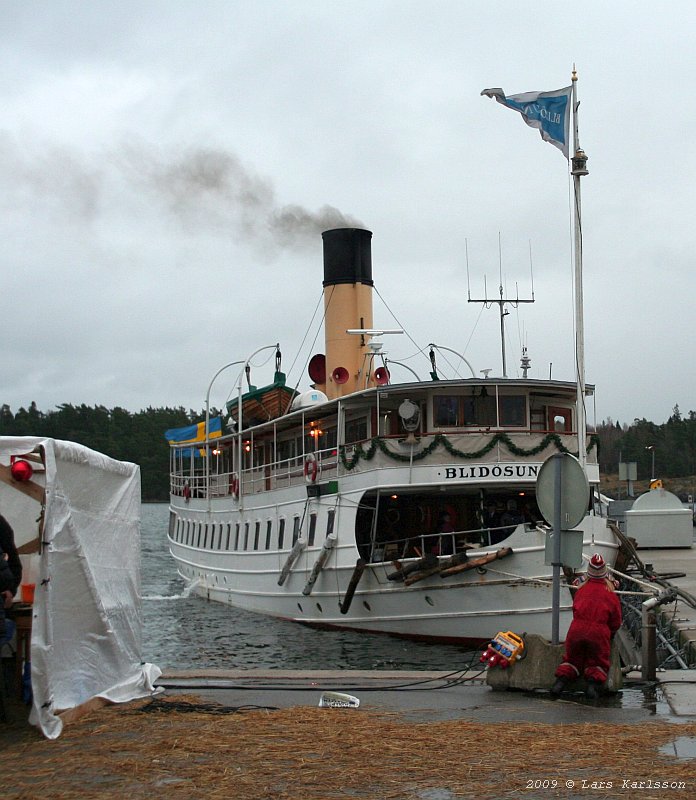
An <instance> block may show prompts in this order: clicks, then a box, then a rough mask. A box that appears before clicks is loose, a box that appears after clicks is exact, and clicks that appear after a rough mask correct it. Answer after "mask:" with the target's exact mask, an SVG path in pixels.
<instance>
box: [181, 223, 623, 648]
mask: <svg viewBox="0 0 696 800" xmlns="http://www.w3.org/2000/svg"><path fill="white" fill-rule="evenodd" d="M371 237H372V234H371V232H370V231H367V230H362V229H356V228H339V229H334V230H329V231H325V232H324V233H323V234H322V238H323V251H324V281H323V286H324V310H325V353H319V354H317V355H315V356H313V357H312V359H311V360H310V361H309V370H308V371H309V381H308V385H309V387H310V388H308V389H307V390H306V391H296V390H294V389H292V388H290V387H289V386H288V385H287V383H286V377H285V375H284V373H283V372H282V370H281V361H280V352H279V351H278V352H277V353H276V362H275V374H274V376H273V381H272V382H271V383H269V384H267V385H265V386H261V387H257V386H255V385H253V384H251V381H250V377H249V369H250V362H251V359H247V360H246V361H245V360H240V361H238V362H232V363H231V364H228V365H226V366H227V367H231V366H234V365H237V366H238V367H239V370H240V372H239V378H238V385H237V395H236V397H234V398H233V400H232V401H231V402H230V403H229V404H228V405H227V414H226V415H225V422H224V423H223V421H222V418H221V417H218V416H216V417H215V418H214V419H206V421H205V423H199V424H198V425H194V426H190V427H189V428H182V429H175V430H172V431H168V432H167V438H168V440H169V441H170V444H171V469H170V518H169V530H168V544H169V549H170V551H171V554H172V556H173V558H174V559H175V561H176V564H177V568H178V571H179V574H180V575H181V577H182V578H184V579H185V581H186V582H187V583H188V584H189V585H190V587H191V591H192V592H195V593H196V594H198V595H200V596H202V597H204V598H207V599H208V600H212V601H218V602H221V603H226V604H229V605H230V606H232V607H235V608H242V609H245V610H247V611H251V612H257V613H261V614H267V615H272V616H275V617H279V618H284V619H287V620H293V621H296V622H300V623H305V624H307V625H312V626H318V627H325V628H342V629H352V630H356V631H363V632H372V633H386V634H392V635H395V636H402V637H408V638H418V639H424V640H433V641H444V642H461V643H465V644H475V643H476V644H477V643H480V642H483V641H485V640H487V639H490V638H491V637H492V636H494V635H495V634H496V632H497V631H499V630H514V631H517V632H518V633H521V632H527V633H535V634H539V635H542V636H545V637H548V636H549V634H550V632H551V610H552V580H551V578H552V567H551V566H549V564H550V561H551V558H550V557H549V555H548V549H547V548H548V533H549V528H548V526H547V524H546V523H545V522H544V521H543V519H542V515H541V513H540V511H539V507H538V504H537V498H536V478H537V475H538V474H539V470H540V468H541V466H542V464H543V463H544V461H545V460H546V459H547V458H548V457H549V456H550V455H552V454H554V453H556V452H558V451H561V452H571V453H578V448H579V442H582V443H583V444H584V443H585V437H584V436H583V437H579V436H578V429H577V424H578V419H579V415H578V414H577V385H576V383H574V382H564V381H560V380H536V379H529V378H526V377H525V378H512V379H508V378H494V377H492V376H490V377H489V376H488V375H487V374H486V376H485V377H483V376H479V377H476V376H475V374H474V371H473V369H471V377H466V378H458V379H455V380H446V379H442V378H441V377H440V376H439V375H438V373H437V367H436V364H435V361H434V359H433V372H432V373H431V376H430V377H431V380H428V381H420V380H414V381H412V382H408V383H394V382H392V379H391V375H390V373H389V369H388V361H387V364H385V363H384V361H385V359H384V357H383V355H382V353H381V345H382V339H381V336H382V335H383V334H384V333H386V331H382V330H376V329H375V328H374V327H373V316H372V287H373V280H372V259H371ZM262 349H266V348H262ZM258 352H260V351H257V353H258ZM223 369H224V368H223ZM221 371H222V370H221ZM218 374H219V373H218ZM244 375H245V376H246V380H247V382H248V386H247V387H246V388H243V380H242V376H244ZM211 385H212V384H211ZM585 391H586V392H587V393H591V392H592V391H593V388H592V387H589V386H588V387H586V390H585ZM208 394H210V390H209V392H208ZM581 419H582V426H583V428H584V417H582V418H581ZM584 449H585V451H586V456H585V458H584V459H583V461H584V462H585V471H586V474H587V476H588V480H589V483H590V486H591V488H592V497H591V501H590V502H589V503H588V513H587V515H586V516H585V518H584V519H583V520H582V522H581V523H580V525H578V526H577V529H578V530H579V531H581V533H580V534H579V535H580V536H581V537H582V542H583V556H584V557H587V556H588V555H591V554H592V553H594V552H599V553H601V554H602V555H603V556H604V558H605V559H606V560H607V561H608V562H609V563H613V561H614V559H615V555H616V551H617V542H616V539H615V537H614V535H613V533H612V532H611V530H610V529H609V528H608V527H607V520H606V519H605V518H604V517H603V516H602V514H601V508H600V504H599V497H600V496H599V492H598V483H599V467H598V463H597V447H596V442H595V441H594V440H593V439H592V437H590V439H589V442H588V443H587V445H586V447H585V448H584ZM565 577H566V578H570V577H571V576H569V575H566V576H565ZM571 606H572V601H571V596H570V592H569V590H568V586H567V583H566V580H565V579H564V581H563V584H562V587H561V600H560V616H559V630H560V634H561V636H562V637H563V638H564V637H565V632H566V630H567V627H568V624H569V623H570V619H571Z"/></svg>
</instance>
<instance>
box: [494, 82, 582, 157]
mask: <svg viewBox="0 0 696 800" xmlns="http://www.w3.org/2000/svg"><path fill="white" fill-rule="evenodd" d="M572 91H573V87H572V86H566V87H565V89H557V90H556V91H555V92H525V93H524V94H510V95H507V96H506V95H505V92H503V90H502V89H484V90H483V91H482V92H481V94H485V95H486V97H493V98H494V99H495V100H497V101H498V102H499V103H502V105H504V106H507V107H508V108H511V109H512V110H513V111H519V112H520V114H522V119H523V120H524V121H525V122H526V123H527V125H529V126H530V127H531V128H536V129H537V130H538V131H539V133H540V134H541V138H542V139H543V140H544V141H545V142H549V143H550V144H552V145H554V146H555V147H557V148H558V149H559V150H560V151H561V152H562V153H563V155H564V156H565V157H566V158H568V134H569V130H570V107H571V104H572V101H571V93H572Z"/></svg>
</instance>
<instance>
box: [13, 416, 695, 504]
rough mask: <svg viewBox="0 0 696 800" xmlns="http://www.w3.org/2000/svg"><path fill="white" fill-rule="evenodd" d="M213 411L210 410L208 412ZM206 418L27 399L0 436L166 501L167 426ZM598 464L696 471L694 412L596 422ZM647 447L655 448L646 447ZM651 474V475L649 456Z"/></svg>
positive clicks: (677, 473)
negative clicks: (122, 467) (117, 465)
mask: <svg viewBox="0 0 696 800" xmlns="http://www.w3.org/2000/svg"><path fill="white" fill-rule="evenodd" d="M217 413H218V412H217V411H216V410H214V409H213V410H212V411H211V414H212V415H215V414H217ZM204 418H205V412H203V411H198V412H197V411H192V410H189V411H186V410H185V409H183V408H147V409H145V410H144V411H139V412H137V413H132V412H130V411H126V410H125V409H123V408H113V409H108V408H105V407H104V406H94V407H91V406H86V405H84V404H83V405H80V406H73V405H69V404H65V405H61V406H58V407H57V408H56V409H55V410H53V411H48V412H42V411H39V409H38V408H37V407H36V403H32V404H31V405H30V406H29V408H28V409H25V408H20V409H19V411H17V412H16V413H13V412H12V410H11V409H10V407H9V406H8V405H3V406H2V407H1V408H0V436H46V437H50V438H53V439H67V440H69V441H73V442H79V443H80V444H84V445H86V446H87V447H91V448H92V449H93V450H98V451H99V452H101V453H105V454H106V455H108V456H111V457H112V458H116V459H119V460H120V461H132V462H133V463H135V464H138V465H139V466H140V471H141V479H142V497H143V500H145V501H156V500H159V501H166V500H167V499H168V496H169V445H168V444H167V442H166V440H165V438H164V432H165V431H166V430H167V429H168V428H176V427H179V426H182V425H190V424H191V423H193V422H200V421H201V420H202V419H204ZM596 432H597V434H598V435H599V440H600V449H599V464H600V471H601V472H602V473H604V474H615V473H616V472H618V464H619V461H625V462H629V461H635V462H637V464H638V476H639V478H641V479H648V478H650V477H660V478H678V477H681V476H686V475H696V411H689V413H688V415H687V416H686V417H683V416H682V414H681V412H680V411H679V406H675V407H674V409H673V411H672V415H671V416H670V418H669V419H668V420H667V422H666V423H664V424H662V425H656V424H655V423H653V422H649V421H648V420H646V419H635V420H634V421H633V422H632V423H631V424H630V425H626V424H624V425H620V424H619V423H618V422H613V421H612V420H611V419H608V420H605V421H604V422H602V423H601V424H600V425H598V426H597V430H596ZM650 448H654V450H651V449H650ZM653 453H654V456H655V472H656V475H654V476H652V475H651V474H650V473H651V470H652V459H653Z"/></svg>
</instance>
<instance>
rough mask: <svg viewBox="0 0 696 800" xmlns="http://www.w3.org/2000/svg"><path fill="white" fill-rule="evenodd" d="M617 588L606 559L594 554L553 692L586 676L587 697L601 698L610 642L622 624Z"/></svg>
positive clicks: (575, 604)
mask: <svg viewBox="0 0 696 800" xmlns="http://www.w3.org/2000/svg"><path fill="white" fill-rule="evenodd" d="M614 589H615V585H614V582H613V581H612V580H611V579H610V578H609V577H608V569H607V565H606V563H605V562H604V559H603V558H602V556H601V555H600V554H599V553H595V554H594V555H593V556H592V558H591V559H590V563H589V565H588V567H587V577H586V578H585V580H584V581H583V582H582V584H581V586H580V588H579V589H578V590H577V591H576V593H575V597H574V599H573V621H572V622H571V624H570V628H569V630H568V636H567V637H566V642H565V653H564V655H563V662H562V663H561V664H560V665H559V667H558V669H557V670H556V679H557V680H556V682H555V683H554V685H553V686H552V687H551V694H553V695H556V696H557V695H559V694H561V692H562V691H563V689H564V688H565V685H566V683H568V681H573V680H576V679H577V678H583V677H584V678H585V680H586V681H587V690H586V695H587V697H588V698H590V699H596V698H597V697H599V690H600V687H601V686H603V685H604V683H606V680H607V675H608V672H609V662H610V659H611V642H612V639H613V638H614V634H615V633H616V631H618V629H619V628H620V626H621V603H620V601H619V598H618V596H617V594H616V592H615V590H614Z"/></svg>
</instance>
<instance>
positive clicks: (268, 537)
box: [266, 519, 273, 550]
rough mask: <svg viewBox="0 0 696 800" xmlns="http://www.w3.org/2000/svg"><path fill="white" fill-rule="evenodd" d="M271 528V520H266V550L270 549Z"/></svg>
mask: <svg viewBox="0 0 696 800" xmlns="http://www.w3.org/2000/svg"><path fill="white" fill-rule="evenodd" d="M272 528H273V520H270V519H269V520H268V522H267V523H266V550H270V549H271V529H272Z"/></svg>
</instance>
